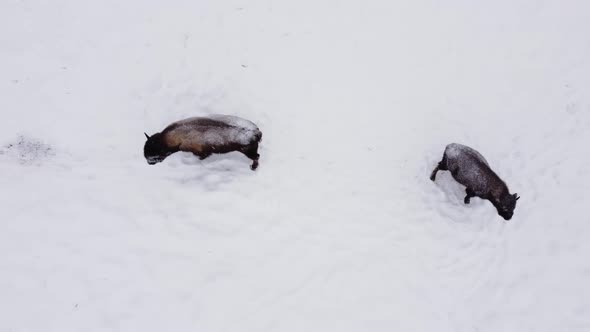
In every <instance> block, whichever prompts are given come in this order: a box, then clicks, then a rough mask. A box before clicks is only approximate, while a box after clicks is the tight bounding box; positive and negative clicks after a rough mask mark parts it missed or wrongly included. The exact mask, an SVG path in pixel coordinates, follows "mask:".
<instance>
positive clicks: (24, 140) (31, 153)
mask: <svg viewBox="0 0 590 332" xmlns="http://www.w3.org/2000/svg"><path fill="white" fill-rule="evenodd" d="M0 155H5V156H8V157H12V158H14V159H16V160H17V161H18V162H19V163H20V164H22V165H32V164H37V163H39V162H41V161H42V160H45V159H47V158H50V157H53V156H55V151H54V149H53V148H52V147H51V145H49V144H47V143H44V142H43V141H41V140H38V139H36V138H31V137H27V136H24V135H19V136H18V137H17V138H16V141H15V142H13V143H9V144H6V145H4V146H3V147H2V148H1V149H0Z"/></svg>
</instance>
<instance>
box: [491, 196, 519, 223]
mask: <svg viewBox="0 0 590 332" xmlns="http://www.w3.org/2000/svg"><path fill="white" fill-rule="evenodd" d="M519 198H520V196H518V194H512V195H511V194H508V193H507V194H505V195H502V196H501V197H500V198H498V199H495V200H493V201H492V203H494V206H495V207H496V209H497V210H498V214H499V215H500V216H501V217H502V218H504V219H505V220H510V219H511V218H512V215H513V214H514V208H515V207H516V201H518V199H519Z"/></svg>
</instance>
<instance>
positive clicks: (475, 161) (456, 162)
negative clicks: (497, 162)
mask: <svg viewBox="0 0 590 332" xmlns="http://www.w3.org/2000/svg"><path fill="white" fill-rule="evenodd" d="M438 171H450V172H451V174H452V176H453V178H454V179H455V180H457V182H459V183H460V184H462V185H464V186H465V187H467V188H466V189H465V192H466V193H467V196H465V199H464V202H465V204H469V201H470V199H471V197H479V198H483V199H487V200H489V201H490V202H491V203H492V204H493V205H494V206H495V207H496V209H497V210H498V214H499V215H500V216H502V217H503V218H504V219H506V220H510V218H512V215H513V214H514V208H515V207H516V201H517V200H518V199H519V198H520V197H519V196H518V195H517V194H510V192H509V191H508V187H507V186H506V184H505V183H504V181H502V180H501V179H500V177H499V176H498V175H496V173H494V171H492V169H491V168H490V166H489V165H488V162H487V161H486V160H485V158H484V157H483V156H482V155H481V154H480V153H479V152H477V151H475V150H474V149H472V148H470V147H468V146H465V145H461V144H456V143H453V144H449V145H447V147H446V149H445V153H444V155H443V158H442V160H441V161H440V162H439V163H438V166H436V168H435V169H434V170H433V171H432V174H431V175H430V180H432V181H434V180H435V179H436V173H437V172H438Z"/></svg>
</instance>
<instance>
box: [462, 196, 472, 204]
mask: <svg viewBox="0 0 590 332" xmlns="http://www.w3.org/2000/svg"><path fill="white" fill-rule="evenodd" d="M470 201H471V199H470V198H469V197H465V199H464V200H463V202H465V204H469V202H470Z"/></svg>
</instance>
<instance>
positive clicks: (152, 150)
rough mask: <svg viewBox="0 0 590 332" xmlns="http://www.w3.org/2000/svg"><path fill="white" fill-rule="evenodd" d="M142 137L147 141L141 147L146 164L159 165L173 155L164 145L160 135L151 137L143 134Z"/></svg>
mask: <svg viewBox="0 0 590 332" xmlns="http://www.w3.org/2000/svg"><path fill="white" fill-rule="evenodd" d="M144 135H145V137H146V138H147V141H146V142H145V145H144V147H143V156H144V157H145V159H146V160H147V163H148V164H150V165H154V164H157V163H160V162H162V161H163V160H164V159H166V157H168V156H169V155H171V154H172V153H173V151H170V149H168V147H167V146H166V144H164V141H163V139H162V134H161V133H157V134H154V135H152V136H149V135H148V134H146V133H144Z"/></svg>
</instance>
